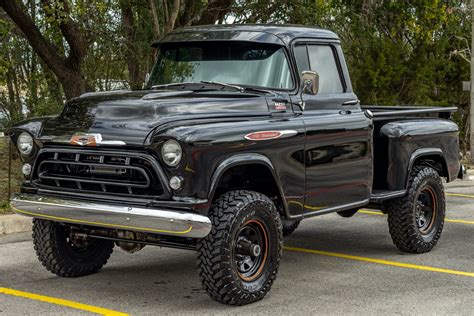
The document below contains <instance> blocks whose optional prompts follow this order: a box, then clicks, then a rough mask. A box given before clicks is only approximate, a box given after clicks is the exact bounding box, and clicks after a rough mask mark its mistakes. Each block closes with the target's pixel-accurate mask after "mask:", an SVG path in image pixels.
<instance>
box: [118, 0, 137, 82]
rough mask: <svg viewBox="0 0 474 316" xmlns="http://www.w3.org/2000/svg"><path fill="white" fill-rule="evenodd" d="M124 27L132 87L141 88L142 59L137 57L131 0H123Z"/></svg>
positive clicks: (121, 7)
mask: <svg viewBox="0 0 474 316" xmlns="http://www.w3.org/2000/svg"><path fill="white" fill-rule="evenodd" d="M120 9H121V11H122V27H123V29H124V32H125V45H126V47H127V53H126V61H127V67H128V78H129V82H130V88H132V89H140V88H141V86H142V78H140V61H139V60H138V59H137V51H138V49H137V47H136V44H135V20H134V17H133V9H132V4H131V3H130V1H121V3H120Z"/></svg>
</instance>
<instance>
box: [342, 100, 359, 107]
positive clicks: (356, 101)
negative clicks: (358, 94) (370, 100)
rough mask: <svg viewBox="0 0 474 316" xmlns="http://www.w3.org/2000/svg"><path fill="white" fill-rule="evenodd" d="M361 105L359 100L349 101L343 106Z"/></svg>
mask: <svg viewBox="0 0 474 316" xmlns="http://www.w3.org/2000/svg"><path fill="white" fill-rule="evenodd" d="M359 103H360V101H359V100H349V101H345V102H344V103H342V106H350V105H357V104H359Z"/></svg>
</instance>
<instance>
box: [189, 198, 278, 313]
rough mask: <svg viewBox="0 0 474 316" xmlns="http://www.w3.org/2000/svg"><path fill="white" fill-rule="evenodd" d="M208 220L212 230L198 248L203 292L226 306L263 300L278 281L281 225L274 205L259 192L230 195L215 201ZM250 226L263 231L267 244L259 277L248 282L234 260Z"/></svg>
mask: <svg viewBox="0 0 474 316" xmlns="http://www.w3.org/2000/svg"><path fill="white" fill-rule="evenodd" d="M209 217H210V219H211V222H212V230H211V232H210V233H209V235H208V236H206V237H205V238H203V239H200V240H199V241H198V244H197V250H198V268H199V276H200V278H201V281H202V285H203V288H204V289H205V290H206V291H207V293H208V294H209V296H210V297H211V298H213V299H214V300H216V301H218V302H220V303H223V304H228V305H245V304H250V303H253V302H256V301H259V300H261V299H262V298H263V297H264V296H265V295H266V294H267V293H268V292H269V291H270V288H271V286H272V284H273V282H274V281H275V279H276V276H277V273H278V268H279V266H280V259H281V253H282V246H283V231H282V223H281V219H280V215H279V213H278V211H277V210H276V208H275V205H274V203H273V202H272V201H271V200H270V199H269V198H268V197H266V196H265V195H263V194H260V193H257V192H253V191H246V190H236V191H230V192H227V193H225V194H223V195H221V196H220V197H219V198H218V199H217V200H216V201H215V203H214V204H213V206H212V207H211V210H210V211H209ZM250 222H256V223H258V224H259V225H261V226H262V227H264V229H263V228H262V230H263V231H264V232H266V233H265V238H266V239H265V240H267V241H268V243H266V245H267V246H266V249H267V251H266V252H265V260H264V261H262V262H263V263H261V264H260V266H259V269H258V271H257V272H258V274H257V273H256V274H255V275H254V276H253V277H252V278H253V279H252V278H247V279H248V281H246V280H244V279H243V276H242V274H241V272H240V271H239V269H238V267H237V265H238V264H237V262H236V260H235V258H236V251H237V250H236V245H237V242H236V239H237V238H238V236H239V232H241V231H242V230H243V229H244V228H245V227H246V225H249V224H248V223H250ZM262 251H264V250H263V249H262Z"/></svg>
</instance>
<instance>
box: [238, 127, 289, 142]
mask: <svg viewBox="0 0 474 316" xmlns="http://www.w3.org/2000/svg"><path fill="white" fill-rule="evenodd" d="M296 134H298V132H297V131H294V130H283V131H259V132H254V133H250V134H247V135H245V136H244V138H245V139H246V140H254V141H259V140H270V139H278V138H286V137H291V136H295V135H296Z"/></svg>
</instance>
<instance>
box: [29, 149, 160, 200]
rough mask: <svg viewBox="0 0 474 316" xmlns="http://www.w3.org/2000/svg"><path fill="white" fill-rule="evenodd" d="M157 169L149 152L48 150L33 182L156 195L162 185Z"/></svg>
mask: <svg viewBox="0 0 474 316" xmlns="http://www.w3.org/2000/svg"><path fill="white" fill-rule="evenodd" d="M155 169H156V166H154V163H153V158H152V157H151V156H148V155H130V154H127V153H108V152H97V151H85V150H84V151H81V150H76V151H75V152H72V151H67V150H57V151H54V150H46V151H42V152H40V154H39V155H38V158H37V160H36V164H35V172H34V175H33V183H34V184H35V185H36V186H38V187H39V188H45V189H55V190H61V191H76V192H79V191H80V192H96V193H97V192H98V193H104V194H111V195H128V196H135V195H136V196H140V197H144V196H150V197H156V196H160V195H162V194H163V187H162V185H161V182H160V181H159V178H158V172H157V170H155Z"/></svg>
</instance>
